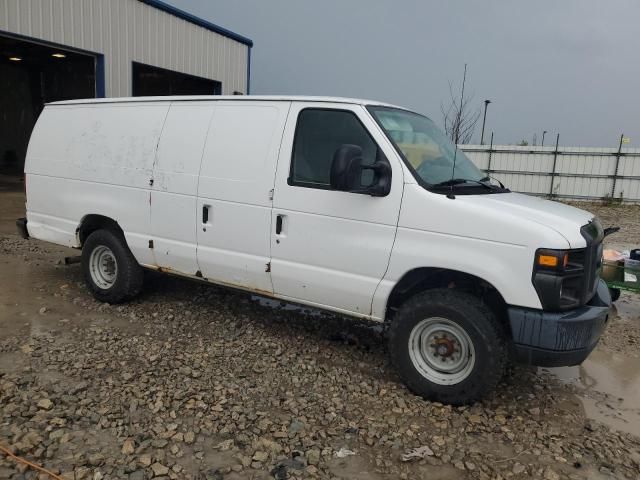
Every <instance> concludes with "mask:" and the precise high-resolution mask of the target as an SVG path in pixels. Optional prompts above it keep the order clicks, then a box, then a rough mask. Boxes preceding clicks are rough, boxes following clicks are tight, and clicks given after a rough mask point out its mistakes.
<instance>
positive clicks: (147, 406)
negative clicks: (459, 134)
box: [0, 197, 640, 480]
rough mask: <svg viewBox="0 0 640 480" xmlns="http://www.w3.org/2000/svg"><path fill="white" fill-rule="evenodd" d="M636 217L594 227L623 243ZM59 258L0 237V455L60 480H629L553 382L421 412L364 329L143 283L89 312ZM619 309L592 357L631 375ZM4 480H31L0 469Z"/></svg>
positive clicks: (629, 330) (626, 464)
mask: <svg viewBox="0 0 640 480" xmlns="http://www.w3.org/2000/svg"><path fill="white" fill-rule="evenodd" d="M0 205H2V203H1V197H0ZM592 210H595V209H592ZM638 211H639V210H637V209H631V210H630V212H628V211H627V209H623V208H620V207H607V208H602V209H598V211H597V212H598V214H600V215H601V216H602V217H603V218H604V219H605V220H606V221H605V223H608V220H609V219H611V220H612V221H615V222H616V224H620V223H621V221H622V219H624V222H626V223H625V225H624V226H625V229H624V230H623V232H621V233H620V234H617V235H619V236H620V237H619V238H618V239H616V241H619V242H621V243H624V242H633V238H634V236H633V235H635V238H639V237H638V235H637V233H638V227H637V225H638V224H637V223H635V218H636V213H637V212H638ZM0 232H2V231H1V230H0ZM623 235H628V237H623ZM69 252H71V251H69V250H65V249H62V248H59V247H56V246H53V245H48V244H45V243H41V242H37V241H33V240H31V241H25V240H22V239H19V238H18V237H17V236H15V235H13V234H9V233H6V234H4V233H0V444H2V445H5V446H10V448H11V450H12V451H14V452H15V453H16V454H18V455H21V456H24V457H25V458H28V459H30V460H32V461H35V462H37V463H39V464H41V465H44V466H46V467H47V468H49V469H51V470H53V471H54V472H57V473H59V474H61V476H62V477H63V478H68V479H74V478H75V479H94V480H99V479H120V478H125V479H126V478H129V479H131V480H142V479H146V478H161V479H166V478H171V479H176V478H194V479H195V478H197V479H252V478H253V479H262V478H278V479H284V478H313V477H318V478H355V479H397V478H425V479H426V478H428V479H436V480H437V479H445V480H446V479H461V478H462V479H464V478H471V479H501V478H540V479H546V480H553V479H561V478H563V479H564V478H571V479H587V478H588V479H592V478H594V479H600V478H629V479H637V478H640V436H637V435H635V434H633V433H630V432H623V431H620V430H615V429H612V428H610V427H609V426H607V425H605V424H603V423H601V422H600V421H597V420H593V419H591V418H588V417H587V416H586V413H585V408H584V407H583V403H582V402H581V400H580V398H579V394H580V391H579V390H580V388H581V387H580V386H576V385H575V384H571V383H564V382H563V381H562V380H561V379H559V378H558V377H557V376H556V375H554V374H547V373H538V372H537V371H536V370H534V369H530V368H523V367H517V368H515V370H514V371H513V372H512V374H511V375H510V376H508V377H507V378H506V379H505V381H504V382H503V384H501V385H500V386H499V388H498V390H497V391H496V392H495V394H494V395H493V396H491V397H489V398H487V399H486V400H485V401H484V402H482V403H478V404H475V405H472V406H469V407H456V408H452V407H450V406H445V405H441V404H438V403H433V402H428V401H425V400H422V399H421V398H418V397H416V396H414V395H412V394H411V393H410V392H408V391H407V390H406V388H405V387H404V386H403V385H402V383H401V382H400V380H399V378H398V377H397V376H396V374H395V373H394V371H393V370H392V368H391V367H390V365H389V363H388V360H387V355H386V352H385V341H384V332H383V331H382V329H381V328H379V327H376V326H375V325H372V324H370V323H366V322H362V321H356V320H350V319H343V318H340V317H334V316H331V315H327V314H320V313H318V312H305V311H304V310H301V309H294V308H292V307H291V306H288V305H280V304H275V303H274V302H271V301H266V300H264V299H258V298H256V297H250V296H248V295H247V294H243V293H238V292H234V291H230V290H225V289H222V288H217V287H213V286H209V285H203V284H198V283H193V282H190V281H186V280H182V279H178V278H170V277H163V276H160V275H157V274H153V273H150V274H149V275H148V276H147V278H146V284H145V290H144V292H143V295H142V296H141V297H140V298H138V299H137V300H135V301H134V302H132V303H130V304H127V305H122V306H109V305H106V304H100V303H98V302H96V301H95V300H93V298H92V297H91V296H90V295H89V294H88V292H87V290H86V289H85V287H84V285H83V282H82V278H81V277H82V276H81V272H80V267H79V265H70V266H64V265H62V264H61V262H60V260H61V258H62V257H63V256H64V255H69ZM72 253H76V254H77V252H72ZM621 301H622V302H623V303H622V304H621V305H623V307H622V308H621V310H620V312H619V313H620V315H619V316H618V317H616V318H614V319H613V320H612V321H611V322H610V323H611V325H610V327H609V328H608V330H607V333H606V334H605V337H604V338H603V341H602V342H601V344H600V346H599V347H598V351H599V352H600V353H601V354H602V355H614V354H615V355H619V356H621V358H623V359H629V361H631V359H635V360H637V357H638V346H639V345H640V321H639V319H638V315H637V314H638V312H639V311H640V310H639V308H640V301H638V297H633V296H630V295H626V294H625V295H623V297H622V299H621ZM630 378H631V380H630V381H632V382H636V384H635V388H636V389H637V390H640V385H638V381H637V380H634V378H635V377H630ZM632 388H633V386H632ZM601 393H602V395H604V396H605V398H608V397H610V395H609V394H608V393H606V392H601ZM622 400H623V399H620V398H617V399H616V398H611V402H609V405H610V408H612V409H616V408H619V406H618V403H616V401H622ZM634 407H640V405H635V406H634ZM607 408H609V407H607ZM620 412H622V410H620ZM621 415H627V413H625V412H622V413H621ZM629 415H630V414H629ZM623 420H624V418H623ZM413 449H417V450H413ZM412 452H413V454H414V455H413V457H412V456H411V455H407V454H409V453H412ZM403 456H404V458H403ZM407 457H412V458H407ZM404 460H407V461H404ZM0 478H14V479H22V478H38V477H37V476H36V475H35V473H34V472H33V471H32V470H25V468H23V467H22V466H20V465H17V464H16V463H14V462H13V461H10V460H8V459H6V458H5V457H3V455H2V454H0ZM41 478H46V477H41Z"/></svg>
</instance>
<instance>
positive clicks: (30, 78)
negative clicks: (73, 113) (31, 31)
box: [0, 35, 97, 175]
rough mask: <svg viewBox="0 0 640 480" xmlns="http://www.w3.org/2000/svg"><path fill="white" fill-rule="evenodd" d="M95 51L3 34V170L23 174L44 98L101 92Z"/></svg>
mask: <svg viewBox="0 0 640 480" xmlns="http://www.w3.org/2000/svg"><path fill="white" fill-rule="evenodd" d="M96 61H97V59H96V57H95V56H93V55H89V54H82V53H78V52H75V51H69V50H67V49H61V48H56V47H53V46H49V45H44V44H41V43H37V42H30V41H26V40H23V39H18V38H13V37H9V36H3V35H0V172H2V173H3V174H8V175H21V174H22V172H23V171H24V158H25V155H26V153H27V145H28V143H29V136H30V135H31V130H33V126H34V125H35V123H36V120H37V119H38V115H40V112H41V111H42V108H43V107H44V104H45V103H47V102H55V101H58V100H71V99H76V98H91V97H95V96H96Z"/></svg>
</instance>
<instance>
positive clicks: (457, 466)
mask: <svg viewBox="0 0 640 480" xmlns="http://www.w3.org/2000/svg"><path fill="white" fill-rule="evenodd" d="M453 466H454V467H456V468H457V469H458V470H466V468H465V466H464V463H462V462H461V461H460V460H458V461H457V462H454V463H453Z"/></svg>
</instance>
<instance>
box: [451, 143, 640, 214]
mask: <svg viewBox="0 0 640 480" xmlns="http://www.w3.org/2000/svg"><path fill="white" fill-rule="evenodd" d="M460 148H461V150H463V151H464V152H465V154H466V155H467V156H468V157H469V158H470V159H471V161H473V162H474V163H475V165H476V166H477V167H478V168H480V169H482V170H484V171H485V172H487V173H488V174H490V175H491V176H492V177H494V178H496V179H498V180H500V181H501V182H503V183H504V184H505V185H506V186H508V187H509V188H510V189H511V190H513V191H516V192H522V193H529V194H533V195H544V196H550V197H558V198H574V199H585V200H601V199H605V198H611V196H612V193H613V197H614V198H616V199H617V200H619V201H622V202H630V203H640V149H638V148H621V149H620V151H619V150H618V149H617V148H595V147H558V149H557V151H556V147H555V146H551V147H533V146H525V147H521V146H513V145H491V146H489V145H460Z"/></svg>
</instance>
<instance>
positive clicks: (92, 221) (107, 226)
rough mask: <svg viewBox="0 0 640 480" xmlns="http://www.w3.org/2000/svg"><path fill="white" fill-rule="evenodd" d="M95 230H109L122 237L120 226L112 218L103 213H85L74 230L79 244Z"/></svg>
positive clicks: (82, 243)
mask: <svg viewBox="0 0 640 480" xmlns="http://www.w3.org/2000/svg"><path fill="white" fill-rule="evenodd" d="M96 230H111V231H112V232H114V233H117V234H119V235H122V236H123V237H124V232H123V231H122V228H120V225H118V222H116V221H115V220H114V219H112V218H109V217H105V216H104V215H95V214H91V215H86V216H85V217H84V218H83V219H82V221H81V222H80V226H79V227H78V229H77V230H76V237H77V238H78V242H79V243H80V246H82V245H84V242H85V240H86V239H87V238H88V237H89V235H91V234H92V233H93V232H95V231H96Z"/></svg>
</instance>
